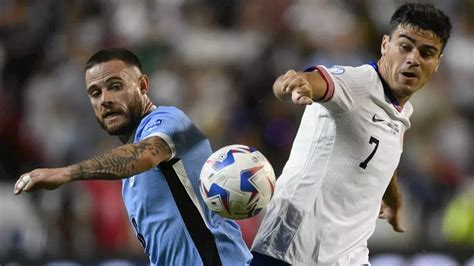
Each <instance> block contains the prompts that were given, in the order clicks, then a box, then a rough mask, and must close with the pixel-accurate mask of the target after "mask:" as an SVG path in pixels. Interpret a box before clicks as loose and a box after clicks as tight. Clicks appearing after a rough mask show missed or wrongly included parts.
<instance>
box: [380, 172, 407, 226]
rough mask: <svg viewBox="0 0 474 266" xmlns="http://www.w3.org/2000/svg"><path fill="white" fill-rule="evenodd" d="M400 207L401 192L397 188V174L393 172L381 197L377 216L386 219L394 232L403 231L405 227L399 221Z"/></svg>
mask: <svg viewBox="0 0 474 266" xmlns="http://www.w3.org/2000/svg"><path fill="white" fill-rule="evenodd" d="M401 207H402V193H400V189H399V188H398V182H397V175H396V174H393V177H392V179H391V180H390V184H389V185H388V187H387V189H386V190H385V193H384V195H383V198H382V205H381V207H380V213H379V218H380V219H387V221H388V223H389V224H391V225H392V228H393V230H394V231H395V232H399V233H403V232H405V228H403V226H402V225H401V223H400V210H401Z"/></svg>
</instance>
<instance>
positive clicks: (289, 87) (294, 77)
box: [282, 70, 313, 105]
mask: <svg viewBox="0 0 474 266" xmlns="http://www.w3.org/2000/svg"><path fill="white" fill-rule="evenodd" d="M282 90H283V91H284V92H285V93H288V94H291V100H292V102H293V103H294V104H297V105H310V104H312V103H313V100H312V90H311V86H310V85H309V83H308V81H307V80H306V79H305V78H304V77H303V76H301V75H299V74H298V73H296V72H295V71H294V70H288V71H287V72H286V73H285V75H284V77H283V82H282Z"/></svg>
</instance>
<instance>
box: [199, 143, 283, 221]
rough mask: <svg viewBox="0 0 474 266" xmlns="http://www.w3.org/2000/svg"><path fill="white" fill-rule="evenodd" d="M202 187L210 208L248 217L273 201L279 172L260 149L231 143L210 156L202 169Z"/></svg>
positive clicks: (227, 214)
mask: <svg viewBox="0 0 474 266" xmlns="http://www.w3.org/2000/svg"><path fill="white" fill-rule="evenodd" d="M200 188H201V189H200V190H201V195H202V197H203V198H204V202H206V205H207V206H208V207H209V209H211V210H213V211H214V212H216V213H218V214H219V215H221V216H224V217H226V218H230V219H245V218H249V217H252V216H254V215H256V214H258V213H259V212H260V211H261V210H262V209H263V208H265V207H266V206H267V204H268V202H270V199H271V198H272V196H273V191H274V188H275V173H274V172H273V168H272V166H271V164H270V163H269V162H268V160H267V159H266V158H265V156H263V154H262V153H260V152H259V151H257V150H256V149H254V148H252V147H248V146H245V145H230V146H226V147H224V148H221V149H219V150H218V151H216V152H214V153H213V154H212V155H211V156H210V157H209V158H208V159H207V161H206V163H205V164H204V166H203V168H202V170H201V175H200Z"/></svg>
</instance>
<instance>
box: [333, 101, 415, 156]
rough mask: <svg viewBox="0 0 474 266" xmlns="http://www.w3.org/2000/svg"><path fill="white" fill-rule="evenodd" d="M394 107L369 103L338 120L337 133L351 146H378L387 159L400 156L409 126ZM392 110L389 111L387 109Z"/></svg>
mask: <svg viewBox="0 0 474 266" xmlns="http://www.w3.org/2000/svg"><path fill="white" fill-rule="evenodd" d="M389 108H393V107H391V106H379V105H377V104H375V103H368V104H365V105H363V106H360V107H359V108H358V109H357V110H356V111H354V112H351V113H349V114H346V115H345V116H344V117H341V118H340V119H338V120H337V122H336V124H337V126H336V127H337V133H336V134H337V135H338V137H339V139H340V140H343V141H344V142H345V144H346V145H348V146H350V147H351V149H354V150H357V151H365V150H373V149H374V148H377V149H378V152H379V153H382V154H384V155H385V156H386V157H387V158H388V157H394V158H392V159H395V158H396V157H399V155H400V153H401V152H402V150H403V136H404V133H405V131H406V126H405V124H404V123H403V122H402V120H403V119H401V118H400V115H399V114H397V113H396V112H398V111H396V110H390V109H389ZM387 109H388V110H387Z"/></svg>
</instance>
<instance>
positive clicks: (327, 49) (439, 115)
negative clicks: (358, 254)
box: [0, 0, 474, 259]
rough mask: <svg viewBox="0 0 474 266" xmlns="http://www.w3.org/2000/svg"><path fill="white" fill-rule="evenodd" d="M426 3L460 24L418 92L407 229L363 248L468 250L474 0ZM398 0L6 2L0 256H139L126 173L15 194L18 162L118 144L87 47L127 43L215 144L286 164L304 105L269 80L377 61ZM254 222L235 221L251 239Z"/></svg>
mask: <svg viewBox="0 0 474 266" xmlns="http://www.w3.org/2000/svg"><path fill="white" fill-rule="evenodd" d="M425 2H426V1H425ZM429 2H432V3H433V4H435V5H436V6H438V7H439V8H440V9H442V10H443V11H445V12H446V13H447V14H449V15H450V16H451V19H452V22H453V25H454V31H453V33H452V36H451V39H450V41H449V43H448V45H447V48H446V50H445V53H444V56H443V58H442V64H441V67H440V69H439V71H438V73H437V75H436V76H435V78H434V80H433V81H432V82H430V83H429V84H428V85H427V86H426V88H425V89H424V90H422V91H421V92H419V93H418V95H415V96H414V97H413V98H412V103H413V105H414V109H415V112H414V115H413V116H412V128H411V129H410V130H409V131H408V133H407V135H406V136H405V146H404V148H405V149H404V153H403V155H402V160H401V164H400V167H399V170H398V174H399V180H400V183H401V188H402V191H403V196H404V198H403V199H404V206H403V208H404V209H403V217H402V220H403V223H404V224H405V225H406V227H407V232H406V233H404V234H396V233H394V232H392V231H391V229H390V228H389V226H388V225H387V224H386V222H380V223H379V224H378V228H377V230H376V232H375V234H374V236H373V238H372V239H371V243H369V247H374V250H377V248H378V249H381V250H408V251H421V250H413V249H420V248H423V249H430V248H433V249H437V248H441V249H442V248H446V247H451V248H452V247H454V248H456V247H460V248H462V249H467V250H471V251H473V252H472V253H473V254H474V165H473V162H474V88H473V86H474V85H473V84H474V1H473V0H456V1H445V0H433V1H429ZM400 3H401V1H392V0H378V1H370V0H331V1H329V0H251V1H244V0H201V1H198V0H133V1H131V0H103V1H88V0H72V1H61V0H16V1H15V0H0V80H1V82H0V259H2V258H4V259H5V258H14V257H15V256H18V255H20V254H21V256H22V257H25V258H29V259H37V258H107V257H111V256H119V257H127V258H140V259H142V258H143V250H142V249H141V247H140V245H139V242H138V241H137V240H136V238H135V236H134V234H133V231H132V229H131V226H130V225H129V222H128V220H127V216H126V215H125V210H124V206H123V203H122V199H121V183H120V181H90V182H76V183H73V184H68V185H66V186H64V187H62V188H61V189H59V190H56V191H48V192H46V191H40V192H35V193H28V194H22V195H20V196H16V197H15V196H13V193H12V191H13V184H14V181H15V180H16V179H17V178H18V177H19V175H20V174H22V173H24V172H27V171H31V170H32V169H33V168H36V167H59V166H64V165H67V164H71V163H76V162H79V161H81V160H84V159H87V158H89V157H91V156H93V155H97V154H99V153H101V152H103V151H105V150H107V149H110V148H112V147H114V146H117V145H119V144H120V143H119V141H118V139H116V138H113V137H110V136H108V135H107V134H106V133H105V132H103V131H102V129H101V128H100V126H99V125H98V124H97V122H96V120H95V118H94V113H93V111H92V108H91V106H90V103H89V100H88V97H87V94H86V90H85V85H84V65H85V61H86V60H87V59H88V57H89V56H91V55H92V54H93V53H94V52H96V51H97V50H98V49H100V48H104V47H125V48H129V49H131V50H132V51H134V52H136V53H137V54H138V55H139V57H140V58H141V60H142V63H143V66H144V71H145V72H146V73H147V74H148V75H149V77H150V83H151V90H150V93H149V95H150V97H151V98H152V100H153V101H154V102H155V103H156V104H158V105H176V106H178V107H180V108H181V109H183V110H184V111H185V112H186V113H187V114H188V115H189V116H190V118H191V119H192V120H193V121H194V122H195V123H196V124H197V125H198V126H199V127H200V128H201V130H202V131H203V132H204V133H205V134H206V135H207V136H208V137H209V139H210V141H211V144H212V147H213V148H214V149H217V148H219V147H222V146H225V145H229V144H234V143H241V144H247V145H251V146H254V147H256V148H257V149H259V150H261V151H262V152H263V153H264V154H265V155H266V156H267V158H268V159H269V160H270V161H271V162H272V164H273V167H274V169H275V172H276V173H277V174H279V173H280V172H281V169H282V168H283V166H284V163H285V161H286V160H287V158H288V155H289V151H290V149H291V144H292V140H293V138H294V136H295V134H296V130H297V128H298V124H299V120H300V117H301V114H302V112H303V109H302V108H301V107H297V106H294V105H291V104H286V103H281V102H279V101H277V100H276V99H275V97H274V96H273V94H272V91H271V86H272V83H273V81H274V79H275V78H276V77H277V76H278V75H279V74H281V73H284V72H285V71H286V70H287V69H291V68H292V69H297V70H302V69H305V68H306V67H308V66H311V65H315V64H323V65H327V66H332V65H335V64H338V65H360V64H364V63H366V62H368V61H369V60H376V59H377V58H378V57H379V51H380V41H381V39H382V36H383V34H384V33H387V31H388V26H389V24H388V21H389V18H390V16H391V14H392V13H393V11H394V10H395V8H396V7H397V6H398V5H399V4H400ZM157 204H159V203H157ZM258 223H259V217H256V218H254V219H250V220H246V221H243V222H241V225H242V228H243V232H244V236H245V238H246V241H247V242H248V243H251V241H252V237H253V234H254V233H255V231H256V229H257V227H258ZM410 249H412V250H410Z"/></svg>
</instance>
